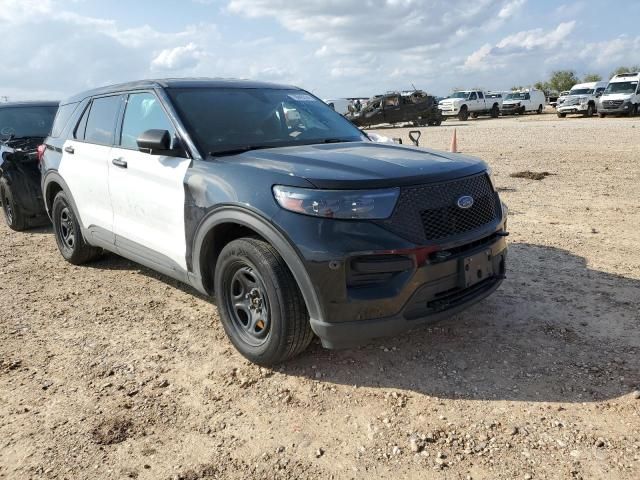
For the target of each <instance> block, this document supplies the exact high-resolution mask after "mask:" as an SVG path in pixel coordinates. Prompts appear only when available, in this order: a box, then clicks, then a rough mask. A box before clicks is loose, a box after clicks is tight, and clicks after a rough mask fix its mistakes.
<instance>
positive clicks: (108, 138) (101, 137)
mask: <svg viewBox="0 0 640 480" xmlns="http://www.w3.org/2000/svg"><path fill="white" fill-rule="evenodd" d="M119 108H120V96H119V95H116V96H113V97H100V98H96V99H94V100H93V102H92V103H91V110H90V111H89V117H88V118H87V128H86V132H85V134H84V140H85V141H86V142H89V143H95V144H98V145H112V144H113V136H114V130H115V126H116V117H117V116H118V110H119ZM79 133H80V132H79Z"/></svg>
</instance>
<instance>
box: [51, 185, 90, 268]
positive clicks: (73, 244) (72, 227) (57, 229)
mask: <svg viewBox="0 0 640 480" xmlns="http://www.w3.org/2000/svg"><path fill="white" fill-rule="evenodd" d="M51 217H52V220H53V231H54V236H55V238H56V243H57V244H58V250H60V253H61V254H62V256H63V257H64V259H65V260H67V261H68V262H69V263H72V264H74V265H81V264H83V263H86V262H88V261H90V260H93V259H94V258H96V257H97V256H99V255H100V253H101V250H100V249H99V248H95V247H92V246H91V245H89V244H88V243H87V242H86V241H85V239H84V236H83V235H82V230H81V228H80V223H79V222H78V219H77V217H76V214H75V212H74V210H73V207H72V206H71V203H70V202H69V200H68V199H67V196H66V194H65V193H64V192H59V193H58V194H57V195H56V197H55V198H54V200H53V206H52V207H51Z"/></svg>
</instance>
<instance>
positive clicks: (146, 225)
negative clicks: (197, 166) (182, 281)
mask: <svg viewBox="0 0 640 480" xmlns="http://www.w3.org/2000/svg"><path fill="white" fill-rule="evenodd" d="M113 159H117V160H123V161H125V162H126V168H122V167H118V166H116V165H114V164H113V163H112V160H113ZM190 163H191V160H189V159H187V158H176V157H166V156H159V155H150V154H147V153H143V152H139V151H135V150H128V149H123V148H113V149H112V150H111V160H110V161H109V189H110V192H111V202H112V205H113V211H114V221H113V226H114V228H113V231H114V233H115V234H116V235H117V236H118V237H123V238H124V239H126V240H130V241H131V242H135V243H137V244H139V245H141V246H143V247H146V248H148V249H151V250H153V251H154V252H156V253H159V254H161V255H163V256H165V257H168V258H169V259H171V260H172V261H173V262H175V263H176V264H178V265H179V266H180V267H182V268H184V269H185V270H186V268H187V266H186V241H185V224H184V202H185V200H184V177H185V175H186V172H187V168H188V167H189V164H190ZM118 237H116V245H118ZM121 243H123V242H121Z"/></svg>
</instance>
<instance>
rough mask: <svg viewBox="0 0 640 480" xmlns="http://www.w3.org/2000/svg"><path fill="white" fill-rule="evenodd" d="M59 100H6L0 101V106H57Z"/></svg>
mask: <svg viewBox="0 0 640 480" xmlns="http://www.w3.org/2000/svg"><path fill="white" fill-rule="evenodd" d="M59 103H60V102H58V101H44V100H42V101H37V100H33V101H28V102H6V103H0V108H8V107H13V108H20V107H57V106H58V104H59Z"/></svg>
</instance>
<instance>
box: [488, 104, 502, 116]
mask: <svg viewBox="0 0 640 480" xmlns="http://www.w3.org/2000/svg"><path fill="white" fill-rule="evenodd" d="M489 114H490V115H491V118H498V117H499V116H500V107H498V105H494V106H493V107H491V112H489Z"/></svg>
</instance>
